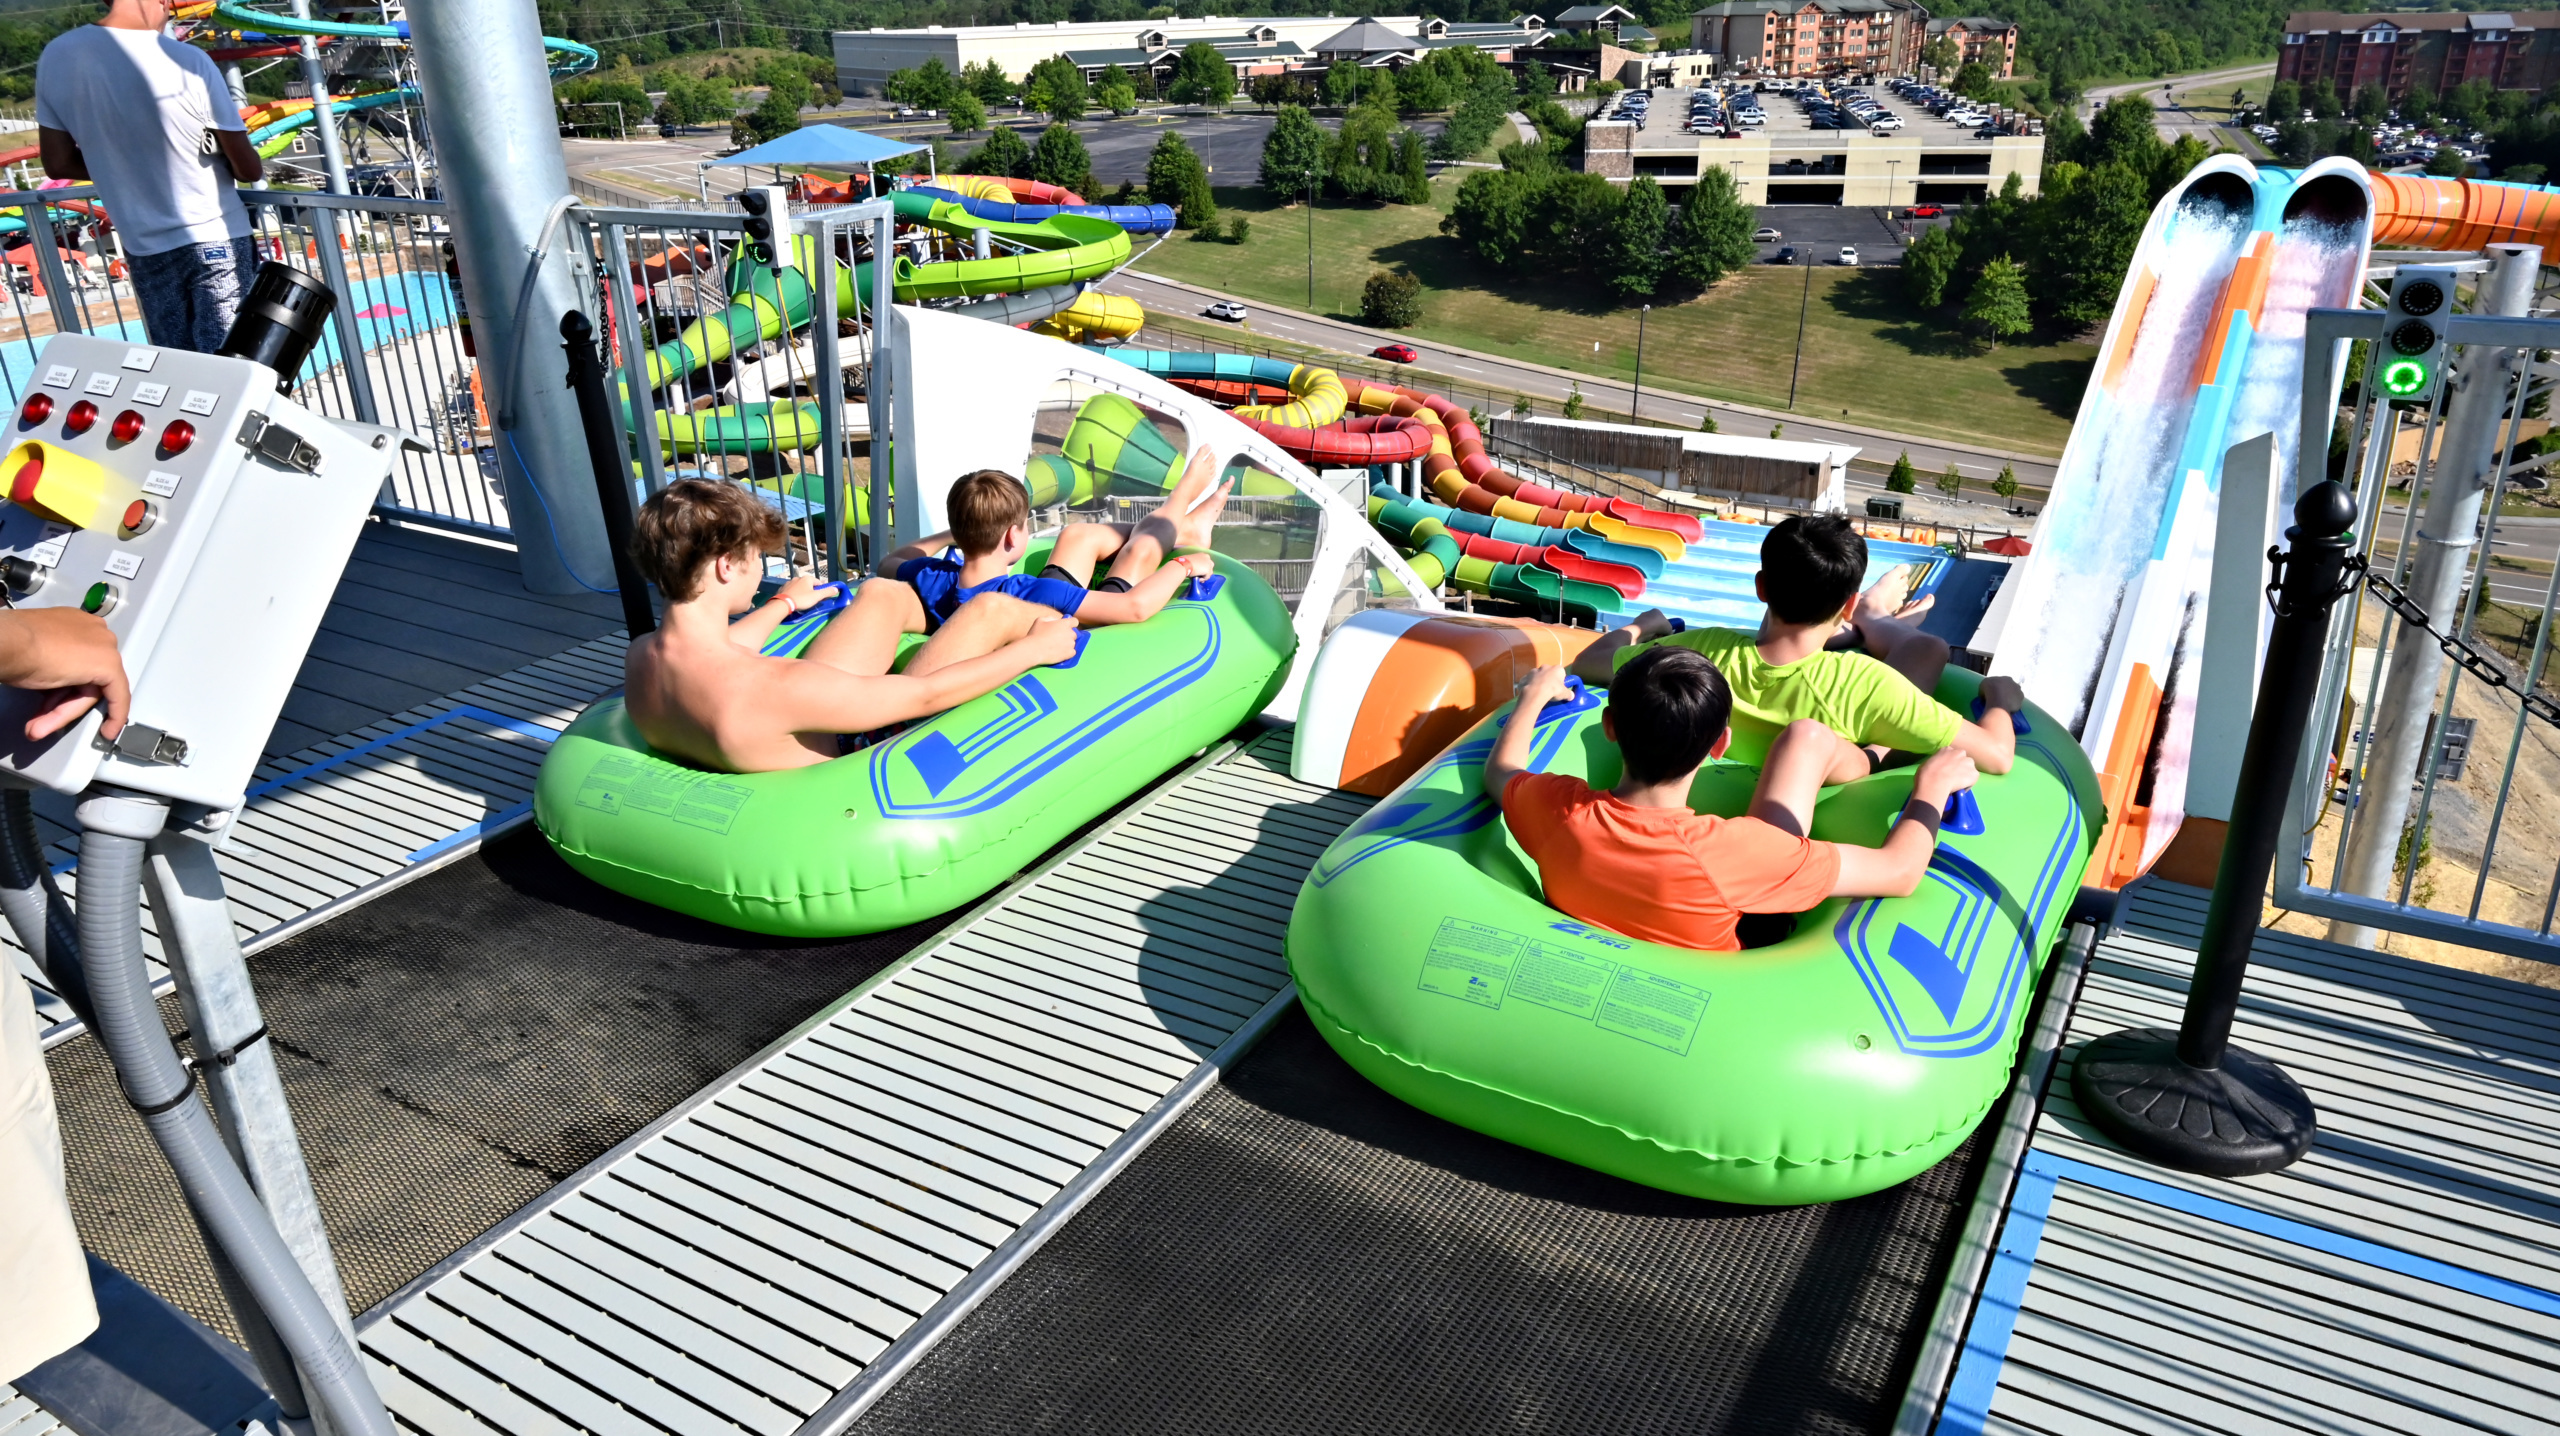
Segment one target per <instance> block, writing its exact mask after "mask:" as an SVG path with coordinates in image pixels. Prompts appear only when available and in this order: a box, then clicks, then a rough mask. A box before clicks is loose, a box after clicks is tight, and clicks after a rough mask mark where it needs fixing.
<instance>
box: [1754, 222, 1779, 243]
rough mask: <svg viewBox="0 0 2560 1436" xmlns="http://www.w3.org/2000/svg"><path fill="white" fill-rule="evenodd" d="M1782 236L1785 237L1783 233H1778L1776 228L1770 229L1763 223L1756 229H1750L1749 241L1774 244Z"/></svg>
mask: <svg viewBox="0 0 2560 1436" xmlns="http://www.w3.org/2000/svg"><path fill="white" fill-rule="evenodd" d="M1784 238H1786V236H1785V235H1782V234H1780V233H1778V232H1777V231H1776V230H1774V229H1771V228H1770V227H1769V226H1767V225H1765V224H1764V225H1762V226H1760V227H1759V228H1758V229H1755V230H1753V231H1751V242H1752V243H1753V244H1776V243H1777V242H1778V241H1779V240H1781V239H1784Z"/></svg>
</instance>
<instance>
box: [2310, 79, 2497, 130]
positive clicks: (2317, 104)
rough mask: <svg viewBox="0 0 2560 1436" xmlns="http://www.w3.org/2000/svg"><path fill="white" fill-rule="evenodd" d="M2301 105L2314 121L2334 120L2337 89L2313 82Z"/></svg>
mask: <svg viewBox="0 0 2560 1436" xmlns="http://www.w3.org/2000/svg"><path fill="white" fill-rule="evenodd" d="M2455 88H2457V89H2459V88H2460V87H2459V86H2456V87H2455ZM2302 105H2303V108H2305V109H2307V110H2309V111H2310V112H2311V118H2313V119H2315V120H2334V119H2336V118H2337V117H2338V110H2339V106H2338V87H2337V86H2336V85H2334V84H2332V83H2330V82H2329V80H2328V79H2327V78H2325V77H2324V78H2321V79H2317V80H2314V81H2312V82H2311V83H2310V84H2308V85H2305V86H2303V87H2302Z"/></svg>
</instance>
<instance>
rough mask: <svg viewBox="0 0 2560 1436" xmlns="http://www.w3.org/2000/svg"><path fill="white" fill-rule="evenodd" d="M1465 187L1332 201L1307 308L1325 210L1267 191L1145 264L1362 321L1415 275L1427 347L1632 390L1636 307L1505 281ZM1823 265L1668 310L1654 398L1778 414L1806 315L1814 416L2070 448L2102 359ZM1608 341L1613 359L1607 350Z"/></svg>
mask: <svg viewBox="0 0 2560 1436" xmlns="http://www.w3.org/2000/svg"><path fill="white" fill-rule="evenodd" d="M1456 188H1457V177H1455V176H1443V177H1442V178H1441V179H1439V180H1438V181H1435V182H1434V184H1433V186H1432V193H1433V196H1434V198H1435V200H1436V204H1435V205H1434V206H1432V207H1430V208H1424V207H1420V206H1409V205H1384V206H1380V207H1377V208H1374V209H1370V208H1361V207H1356V206H1350V205H1338V204H1334V203H1326V204H1323V205H1320V206H1318V208H1317V211H1316V215H1315V303H1314V304H1313V306H1309V304H1308V302H1307V251H1308V242H1307V213H1306V210H1305V209H1304V208H1303V207H1301V206H1290V207H1288V208H1281V207H1279V206H1276V205H1274V204H1273V203H1272V202H1271V201H1270V200H1269V199H1268V198H1267V197H1266V196H1264V195H1263V194H1262V193H1261V192H1260V191H1258V190H1245V189H1232V190H1230V189H1222V190H1220V191H1218V201H1219V203H1220V204H1221V205H1223V206H1226V207H1228V211H1229V212H1230V213H1233V212H1242V213H1245V214H1248V215H1251V216H1252V220H1253V235H1252V238H1250V239H1248V240H1247V241H1246V242H1245V243H1243V244H1241V245H1230V244H1210V243H1201V242H1197V241H1194V240H1192V239H1191V238H1189V236H1188V234H1187V233H1184V234H1180V235H1177V236H1175V237H1174V238H1172V239H1169V240H1167V241H1166V242H1165V243H1163V244H1161V245H1158V246H1157V247H1156V248H1155V249H1154V250H1152V251H1150V252H1149V253H1147V255H1146V256H1145V257H1144V258H1143V259H1141V260H1140V261H1139V262H1138V265H1137V267H1138V268H1140V269H1142V270H1146V271H1148V272H1151V273H1156V274H1162V275H1166V276H1168V277H1170V278H1174V279H1180V280H1184V281H1187V282H1189V283H1192V284H1199V285H1206V286H1209V287H1211V288H1216V289H1221V290H1225V291H1227V292H1229V293H1233V294H1236V295H1239V296H1241V297H1244V298H1246V299H1258V300H1260V301H1262V302H1264V303H1266V304H1279V305H1286V306H1288V307H1290V308H1293V309H1308V308H1310V307H1312V309H1313V311H1314V312H1316V313H1319V314H1324V315H1327V316H1330V317H1333V318H1337V319H1354V320H1356V319H1357V317H1358V314H1359V307H1360V287H1361V286H1362V285H1363V284H1365V283H1366V282H1367V281H1368V278H1369V276H1370V274H1371V273H1373V272H1375V271H1377V270H1379V269H1390V268H1401V269H1408V270H1411V271H1412V273H1413V274H1414V276H1415V277H1416V278H1418V279H1420V280H1421V281H1422V283H1423V288H1424V309H1423V319H1422V322H1421V323H1419V324H1417V325H1414V326H1413V327H1412V329H1411V330H1409V331H1407V332H1409V333H1410V334H1412V335H1413V336H1414V337H1417V338H1424V339H1432V340H1437V341H1439V342H1442V343H1446V344H1458V345H1463V346H1465V347H1467V348H1470V349H1477V350H1482V351H1484V352H1487V353H1492V354H1500V355H1504V356H1506V357H1509V358H1514V359H1523V360H1527V361H1530V362H1532V363H1539V364H1547V365H1551V366H1553V367H1555V368H1559V369H1571V370H1577V371H1580V372H1582V373H1586V374H1597V375H1606V376H1609V377H1612V378H1619V379H1624V378H1628V377H1630V376H1631V375H1632V373H1633V371H1634V368H1635V346H1636V312H1635V310H1634V309H1633V308H1631V307H1627V306H1623V305H1621V304H1620V303H1619V302H1618V300H1617V299H1616V297H1615V296H1614V295H1611V294H1609V293H1607V292H1606V291H1605V290H1603V289H1601V288H1600V287H1599V286H1598V285H1596V284H1594V283H1590V282H1588V281H1584V280H1579V279H1576V280H1562V281H1557V280H1544V279H1539V278H1535V277H1515V276H1511V275H1506V274H1502V273H1499V272H1497V271H1494V270H1492V269H1491V268H1490V267H1489V266H1486V265H1484V264H1482V263H1480V262H1479V261H1477V260H1476V259H1474V258H1473V257H1472V256H1470V255H1469V254H1467V253H1466V252H1465V251H1463V250H1462V249H1460V248H1459V246H1458V244H1457V242H1456V241H1455V240H1451V239H1447V238H1444V237H1442V236H1441V234H1440V232H1439V226H1440V217H1441V214H1442V211H1443V208H1444V207H1445V206H1446V205H1447V204H1448V203H1449V200H1450V197H1451V196H1452V195H1453V194H1454V193H1455V192H1456ZM1810 279H1811V283H1810V290H1809V291H1808V288H1807V271H1805V270H1801V269H1793V268H1779V267H1776V266H1770V265H1757V266H1753V267H1752V268H1750V269H1748V270H1746V271H1744V272H1742V273H1740V274H1737V275H1734V276H1733V277H1731V278H1729V279H1727V280H1726V281H1725V282H1724V283H1722V284H1719V285H1717V286H1716V287H1715V288H1714V289H1713V290H1710V291H1709V292H1708V293H1706V294H1703V295H1700V296H1698V297H1697V298H1694V299H1691V300H1688V301H1687V302H1685V303H1676V304H1662V305H1656V306H1655V308H1654V311H1653V315H1652V317H1651V318H1650V319H1649V320H1648V321H1647V323H1646V327H1645V336H1644V339H1645V355H1644V359H1645V372H1644V378H1645V382H1646V384H1647V386H1648V387H1650V386H1652V385H1654V384H1660V385H1661V386H1663V387H1664V388H1666V389H1672V390H1677V391H1679V392H1682V393H1688V394H1697V395H1703V396H1705V397H1708V398H1714V399H1729V400H1733V401H1736V402H1739V403H1745V404H1754V405H1759V406H1763V407H1766V408H1772V409H1784V408H1786V407H1788V405H1787V384H1788V377H1789V371H1790V368H1791V366H1792V364H1793V361H1794V358H1795V336H1796V327H1797V314H1798V311H1799V309H1800V308H1801V309H1802V311H1803V313H1804V321H1805V322H1804V373H1803V378H1802V381H1801V385H1800V388H1799V391H1798V394H1797V399H1796V412H1798V413H1801V414H1803V415H1805V416H1806V417H1807V418H1816V417H1819V418H1828V419H1845V420H1848V421H1849V422H1852V423H1858V424H1867V425H1872V426H1874V427H1877V428H1883V429H1892V430H1896V431H1899V432H1905V433H1911V434H1917V435H1922V436H1926V437H1930V438H1939V439H1953V440H1958V441H1971V442H1977V443H1983V444H1988V445H1991V446H1994V447H1998V448H2008V449H2016V450H2019V451H2022V452H2034V453H2047V454H2059V453H2060V452H2062V444H2063V440H2064V438H2065V437H2066V436H2068V434H2069V433H2070V430H2071V416H2072V414H2073V413H2074V412H2075V411H2076V410H2077V409H2078V407H2079V404H2080V394H2081V390H2082V389H2083V388H2084V387H2085V386H2086V385H2087V383H2088V378H2089V366H2090V364H2091V362H2092V361H2093V360H2094V358H2095V356H2096V348H2095V346H2093V345H2090V344H2080V343H2033V344H2024V345H2014V346H2009V347H2004V348H2001V349H1998V350H1994V351H1991V352H1989V353H1983V352H1979V351H1977V350H1976V349H1975V348H1974V346H1973V345H1972V344H1971V343H1970V342H1968V341H1966V340H1964V339H1963V338H1962V337H1961V336H1958V335H1955V334H1953V333H1951V332H1949V330H1948V329H1947V327H1946V325H1945V324H1943V323H1942V322H1941V321H1939V320H1937V319H1935V318H1933V317H1931V316H1929V315H1926V314H1923V313H1922V312H1920V311H1919V310H1917V309H1915V308H1913V307H1912V306H1911V305H1910V304H1909V303H1908V302H1907V301H1906V300H1904V298H1903V297H1902V289H1901V285H1900V282H1899V279H1900V272H1899V271H1898V270H1894V269H1872V270H1846V269H1837V268H1829V267H1816V268H1815V269H1813V270H1812V271H1811V272H1810ZM1595 345H1596V346H1597V348H1595V347H1594V346H1595Z"/></svg>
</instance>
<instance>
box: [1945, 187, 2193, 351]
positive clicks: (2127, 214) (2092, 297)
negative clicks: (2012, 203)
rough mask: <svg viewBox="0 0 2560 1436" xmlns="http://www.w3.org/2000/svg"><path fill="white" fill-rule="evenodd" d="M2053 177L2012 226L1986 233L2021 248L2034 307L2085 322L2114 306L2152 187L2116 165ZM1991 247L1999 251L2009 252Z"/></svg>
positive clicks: (2077, 324) (2072, 324) (2076, 324)
mask: <svg viewBox="0 0 2560 1436" xmlns="http://www.w3.org/2000/svg"><path fill="white" fill-rule="evenodd" d="M2054 178H2055V180H2056V183H2055V184H2054V185H2053V186H2052V188H2051V189H2050V190H2048V192H2047V193H2046V194H2045V196H2044V197H2043V198H2041V199H2039V200H2037V201H2036V202H2035V209H2034V211H2033V213H2032V214H2031V215H2029V216H2026V217H2023V218H2022V220H2021V222H2020V223H2019V224H2018V225H2017V226H2016V227H2015V229H2014V231H2013V232H2012V233H2010V234H2008V235H2005V236H1985V238H1986V240H1993V241H1996V240H1999V239H2006V240H2007V241H2008V242H2010V243H2012V244H2019V245H2020V247H2022V248H2024V249H2026V250H2027V251H2028V252H2029V253H2030V254H2031V257H2032V269H2033V273H2034V278H2035V293H2036V298H2037V301H2038V303H2039V304H2040V306H2041V307H2042V308H2043V309H2044V310H2045V312H2046V313H2048V314H2051V315H2052V316H2053V317H2054V318H2055V319H2056V320H2058V321H2060V323H2061V324H2062V325H2063V327H2065V328H2068V329H2087V328H2090V327H2092V326H2094V325H2098V324H2103V323H2105V322H2106V320H2107V316H2109V315H2110V314H2113V313H2114V312H2115V304H2116V292H2117V291H2118V290H2119V289H2121V288H2123V286H2124V276H2125V270H2126V268H2127V267H2128V266H2129V265H2131V264H2132V262H2133V251H2134V249H2135V247H2136V246H2138V245H2139V244H2140V243H2141V242H2142V227H2143V225H2144V224H2145V223H2146V222H2147V221H2148V220H2149V218H2150V214H2151V192H2150V187H2149V186H2148V185H2147V184H2146V183H2145V182H2144V181H2143V180H2142V179H2141V178H2140V177H2138V176H2137V175H2135V174H2134V173H2133V172H2132V171H2130V170H2128V169H2126V168H2125V167H2124V166H2122V165H2101V166H2099V167H2098V168H2096V169H2092V170H2087V171H2073V172H2070V173H2057V174H2056V175H2055V177H2054ZM1985 248H1986V249H1989V248H1991V245H1990V244H1986V245H1985ZM1993 252H1994V253H1995V254H1997V255H1999V256H2000V257H2003V258H2005V257H2006V256H2007V254H2008V252H2009V251H2008V250H2007V249H2005V248H2002V249H1998V250H1994V251H1993ZM1967 258H1968V259H1969V260H1970V259H1972V258H1973V256H1972V255H1970V254H1968V256H1967ZM1991 262H1992V260H1991V259H1990V258H1989V257H1985V258H1983V259H1982V260H1981V261H1980V263H1979V265H1973V264H1969V265H1968V266H1967V267H1968V268H1974V269H1976V270H1977V272H1980V271H1981V270H1983V269H1987V268H1988V266H1989V265H1990V263H1991Z"/></svg>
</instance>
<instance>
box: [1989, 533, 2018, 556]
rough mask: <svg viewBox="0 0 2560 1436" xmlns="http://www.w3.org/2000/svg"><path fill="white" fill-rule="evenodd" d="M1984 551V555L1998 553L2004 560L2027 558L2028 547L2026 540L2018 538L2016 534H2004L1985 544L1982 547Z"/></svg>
mask: <svg viewBox="0 0 2560 1436" xmlns="http://www.w3.org/2000/svg"><path fill="white" fill-rule="evenodd" d="M1982 551H1983V552H1984V553H1996V554H1999V555H2001V556H2002V557H2004V558H2025V557H2026V556H2027V552H2028V545H2027V541H2026V540H2025V539H2022V538H2020V537H2018V536H2017V535H2016V534H2002V535H2001V536H2000V537H1998V538H1996V539H1993V540H1992V541H1991V542H1989V543H1987V544H1984V545H1983V546H1982Z"/></svg>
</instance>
